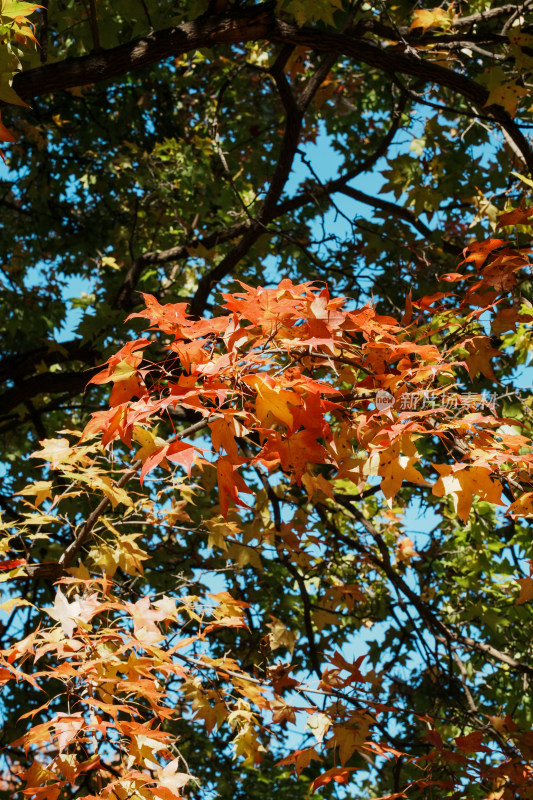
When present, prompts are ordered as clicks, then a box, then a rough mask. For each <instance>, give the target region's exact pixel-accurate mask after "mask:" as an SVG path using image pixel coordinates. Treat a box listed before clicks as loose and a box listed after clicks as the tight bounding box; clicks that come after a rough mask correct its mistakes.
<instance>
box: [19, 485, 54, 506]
mask: <svg viewBox="0 0 533 800" xmlns="http://www.w3.org/2000/svg"><path fill="white" fill-rule="evenodd" d="M17 494H18V495H21V496H22V497H31V496H35V505H36V506H37V507H39V506H40V505H41V503H43V502H44V501H45V500H47V499H50V500H51V499H52V481H35V482H34V483H31V484H29V485H28V486H25V487H24V489H22V490H21V491H20V492H17Z"/></svg>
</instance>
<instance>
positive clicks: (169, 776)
mask: <svg viewBox="0 0 533 800" xmlns="http://www.w3.org/2000/svg"><path fill="white" fill-rule="evenodd" d="M180 761H181V758H179V757H178V758H175V759H174V760H173V761H171V762H170V763H169V764H167V765H166V766H165V767H163V769H160V770H158V772H157V780H158V785H157V786H156V787H154V788H153V790H152V791H153V792H154V794H157V795H158V796H159V797H162V798H164V800H172V798H179V797H180V795H179V790H180V789H183V787H184V786H186V785H187V784H188V783H189V781H190V780H192V775H189V773H187V772H178V767H179V764H180ZM162 789H165V790H166V791H165V792H162V791H161V790H162Z"/></svg>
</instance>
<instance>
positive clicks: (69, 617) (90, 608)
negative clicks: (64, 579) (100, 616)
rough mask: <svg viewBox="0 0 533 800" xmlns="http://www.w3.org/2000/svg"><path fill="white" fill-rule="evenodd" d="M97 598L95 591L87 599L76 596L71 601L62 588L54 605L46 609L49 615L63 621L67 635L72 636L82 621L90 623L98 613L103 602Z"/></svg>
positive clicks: (62, 624) (62, 625) (58, 591)
mask: <svg viewBox="0 0 533 800" xmlns="http://www.w3.org/2000/svg"><path fill="white" fill-rule="evenodd" d="M97 598H98V595H97V594H96V593H95V594H92V595H90V596H89V597H87V598H85V599H83V598H76V599H75V600H74V601H73V602H72V603H69V602H68V600H67V598H66V597H65V595H64V594H63V592H62V591H61V589H58V590H57V594H56V597H55V600H54V605H53V606H51V607H50V606H49V607H48V608H46V609H45V610H46V613H47V614H48V616H50V617H52V619H55V620H57V621H58V622H60V623H61V627H62V628H63V632H64V633H65V636H68V637H69V638H70V637H71V636H72V634H73V633H74V630H75V629H76V628H77V627H78V625H79V623H80V622H84V623H88V622H90V620H91V619H92V618H93V616H94V615H95V614H96V613H98V611H99V610H100V608H101V606H102V604H101V603H100V601H99V600H98V599H97Z"/></svg>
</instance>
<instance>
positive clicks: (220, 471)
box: [216, 456, 251, 519]
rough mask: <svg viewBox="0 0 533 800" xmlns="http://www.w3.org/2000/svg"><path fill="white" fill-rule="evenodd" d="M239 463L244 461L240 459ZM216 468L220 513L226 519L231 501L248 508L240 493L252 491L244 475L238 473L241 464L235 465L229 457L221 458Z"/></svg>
mask: <svg viewBox="0 0 533 800" xmlns="http://www.w3.org/2000/svg"><path fill="white" fill-rule="evenodd" d="M239 461H243V459H239ZM216 466H217V476H218V495H219V500H220V513H221V514H222V516H223V517H224V518H225V519H226V518H227V516H228V511H229V504H230V501H232V502H233V503H235V504H236V505H239V506H246V503H244V502H243V501H242V500H241V499H240V497H239V492H244V493H250V492H251V489H250V488H249V487H248V486H247V485H246V483H245V482H244V479H243V477H242V475H240V473H239V472H237V468H238V466H239V464H235V463H233V461H232V459H231V458H229V456H222V458H219V459H218V460H217V465H216Z"/></svg>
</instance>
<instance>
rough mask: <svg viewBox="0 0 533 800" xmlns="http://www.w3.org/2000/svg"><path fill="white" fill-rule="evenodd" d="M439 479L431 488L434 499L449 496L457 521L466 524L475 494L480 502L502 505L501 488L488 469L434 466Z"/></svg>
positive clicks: (445, 465) (444, 465)
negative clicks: (459, 520)
mask: <svg viewBox="0 0 533 800" xmlns="http://www.w3.org/2000/svg"><path fill="white" fill-rule="evenodd" d="M435 467H436V469H437V471H438V472H439V473H440V476H441V477H440V478H439V479H438V481H437V482H436V484H435V485H434V487H433V494H434V495H435V496H436V497H444V496H445V495H448V494H451V495H452V498H453V502H454V507H455V512H456V514H457V516H458V517H459V519H461V520H462V521H463V522H466V521H467V519H468V516H469V514H470V509H471V508H472V499H473V496H474V494H476V495H477V496H478V497H479V499H480V500H486V501H487V502H489V503H495V504H496V505H504V504H503V503H502V501H501V493H502V486H501V483H500V482H499V481H497V480H494V479H493V478H492V477H491V470H490V469H489V468H488V467H462V466H460V467H459V468H458V469H455V468H454V467H451V466H449V465H447V464H436V465H435Z"/></svg>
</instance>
